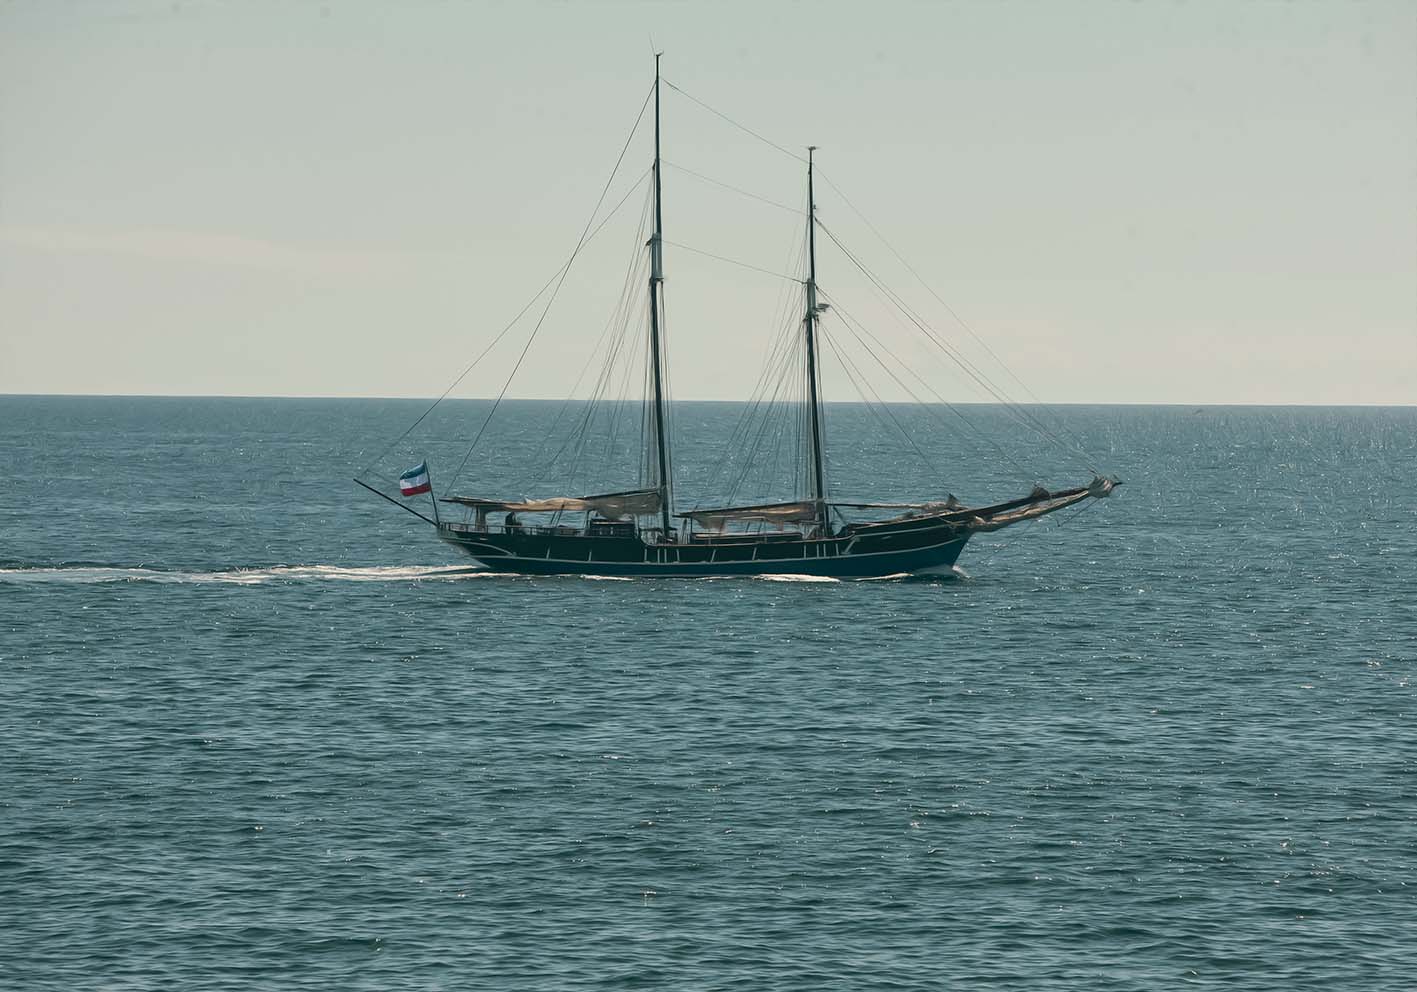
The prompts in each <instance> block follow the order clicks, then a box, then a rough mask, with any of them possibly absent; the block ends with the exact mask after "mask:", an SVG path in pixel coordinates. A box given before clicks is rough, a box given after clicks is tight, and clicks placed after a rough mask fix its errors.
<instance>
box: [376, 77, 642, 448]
mask: <svg viewBox="0 0 1417 992" xmlns="http://www.w3.org/2000/svg"><path fill="white" fill-rule="evenodd" d="M645 103H646V104H648V103H649V97H645ZM640 113H641V114H643V113H644V109H643V108H641V110H640ZM649 173H650V170H649V169H646V170H645V171H644V173H643V174H642V175H641V176H640V178H639V179H637V180H635V184H634V185H633V186H631V187H630V188H629V189H628V190H626V191H625V195H624V196H623V197H621V198H620V201H619V202H618V203H616V204H615V206H614V208H612V209H611V211H610V212H609V213H608V214H606V215H605V217H604V218H603V219H602V220H601V222H600V223H599V224H598V225H597V226H596V228H595V230H594V231H591V232H590V237H588V238H586V239H585V240H586V241H587V242H589V241H592V240H594V239H595V236H596V235H598V234H599V233H600V232H601V231H602V230H603V229H604V228H605V225H606V224H608V223H610V220H611V218H613V217H614V216H615V215H616V214H617V213H618V212H619V210H620V208H621V207H623V206H624V205H625V201H626V200H628V199H629V198H630V196H631V194H633V193H634V192H635V190H637V189H639V186H640V183H642V182H644V181H645V179H646V177H648V176H649ZM577 250H579V248H578V249H577ZM575 257H576V256H575V253H574V252H573V253H572V254H571V257H570V258H568V259H566V261H565V262H563V263H562V265H561V267H560V268H559V269H557V270H556V271H555V272H553V273H552V274H551V278H549V279H547V280H546V282H545V283H544V284H543V285H542V287H541V288H540V289H539V290H537V291H536V295H535V296H533V297H532V298H531V299H530V300H528V301H527V303H526V306H524V307H522V308H521V310H519V311H518V312H517V315H516V316H515V317H513V318H512V320H511V322H510V323H509V324H507V326H506V327H504V328H502V329H501V330H500V331H498V332H497V336H496V337H494V338H493V339H492V341H491V343H490V344H488V345H487V347H486V348H483V349H482V351H481V352H479V353H478V355H477V357H476V358H474V359H473V360H472V361H471V362H470V363H469V364H468V366H467V367H466V368H465V369H463V370H462V371H461V372H460V373H458V377H457V378H456V379H454V380H453V381H452V384H451V385H450V386H448V388H447V389H445V390H443V392H442V395H440V396H439V397H438V398H437V399H436V400H434V401H433V403H432V405H430V406H429V407H428V409H426V410H424V411H423V413H421V414H420V415H419V417H418V419H417V420H415V421H414V422H413V423H412V424H410V425H409V426H408V429H407V430H405V431H404V432H403V433H402V434H400V435H399V436H398V437H396V438H394V439H393V440H392V441H390V442H389V443H388V444H387V445H385V446H384V448H383V449H381V450H380V451H379V453H378V454H377V455H375V456H374V457H373V458H372V459H370V461H369V464H368V465H366V466H364V468H363V469H362V470H361V471H360V473H359V474H360V475H367V474H368V473H369V470H370V469H371V468H373V467H374V464H375V463H376V462H378V461H379V459H381V458H383V457H384V456H385V455H387V454H388V453H389V452H390V451H392V450H393V449H394V448H395V447H396V446H397V445H398V444H399V443H400V442H401V441H403V439H404V438H406V437H408V436H409V435H410V434H412V433H413V432H414V431H415V430H416V429H417V428H418V425H419V424H421V423H423V421H424V420H425V419H427V417H428V415H429V414H430V413H432V412H433V411H434V410H436V409H437V408H438V404H440V403H442V402H443V401H444V400H445V399H447V398H448V394H449V393H451V392H452V391H453V390H454V389H457V388H458V383H460V382H462V381H463V380H464V379H466V378H467V376H468V374H469V373H470V372H472V370H473V369H475V368H476V367H477V366H478V364H479V363H480V362H481V361H482V360H483V359H484V358H486V357H487V355H488V353H489V352H491V351H492V349H493V348H495V347H497V345H498V344H499V343H500V342H501V340H502V339H503V338H504V337H506V336H507V333H508V332H509V331H511V329H512V328H513V327H516V326H517V323H518V322H519V321H520V320H521V319H522V318H523V317H524V316H526V313H527V311H528V310H530V309H531V308H532V307H533V306H535V305H536V301H537V300H539V299H541V297H542V296H543V295H545V293H546V291H547V290H548V289H550V288H551V284H552V283H554V282H555V281H556V280H557V278H558V277H562V278H564V275H565V273H566V270H567V269H569V268H570V267H571V263H572V262H573V261H575Z"/></svg>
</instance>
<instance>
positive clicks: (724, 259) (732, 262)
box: [663, 238, 802, 282]
mask: <svg viewBox="0 0 1417 992" xmlns="http://www.w3.org/2000/svg"><path fill="white" fill-rule="evenodd" d="M663 242H664V244H666V245H673V246H674V247H675V248H682V249H684V250H685V251H691V252H693V253H694V254H695V255H703V256H705V257H706V258H714V259H717V260H718V261H720V262H727V263H728V264H729V265H740V266H742V267H743V268H745V269H752V270H753V271H754V272H761V273H762V274H763V275H767V276H773V277H775V278H778V279H786V280H787V281H788V282H801V281H802V280H801V279H799V278H798V277H797V276H790V275H788V274H787V273H785V272H774V271H773V270H772V269H765V268H763V267H762V266H760V265H753V264H752V263H751V262H741V261H739V260H738V259H736V258H729V257H728V256H727V255H715V254H714V253H713V252H711V251H704V250H703V249H702V248H695V247H693V246H692V245H686V244H681V243H680V242H678V241H670V240H669V239H668V238H664V239H663Z"/></svg>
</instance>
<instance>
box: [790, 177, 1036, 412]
mask: <svg viewBox="0 0 1417 992" xmlns="http://www.w3.org/2000/svg"><path fill="white" fill-rule="evenodd" d="M817 174H818V175H819V176H821V178H822V180H823V181H824V182H825V183H826V184H827V185H828V186H830V187H831V188H832V190H833V191H834V192H835V193H836V194H837V196H839V197H841V199H842V202H843V203H845V204H846V205H847V206H848V207H850V208H851V211H852V213H854V214H856V216H857V217H859V218H861V221H862V223H864V224H865V225H866V226H867V227H868V228H870V230H871V233H872V234H874V235H875V236H876V237H877V238H878V239H879V240H880V242H881V244H883V245H885V246H886V248H887V249H888V250H889V251H890V253H891V254H892V255H894V256H895V258H896V261H898V262H900V264H901V265H904V266H905V268H906V271H908V272H909V273H910V274H911V275H913V276H914V277H915V280H916V281H917V282H918V283H920V285H921V286H923V287H924V288H925V291H926V292H927V293H929V294H930V295H931V296H933V297H934V298H935V302H937V303H939V304H940V306H942V307H944V308H945V312H947V313H948V314H949V315H950V316H951V317H952V318H954V321H955V323H957V324H959V326H960V327H963V328H964V329H965V331H966V332H967V333H968V334H969V336H970V337H972V338H973V339H974V340H975V342H976V343H977V344H978V345H979V346H980V347H981V348H983V349H984V350H985V351H986V352H987V353H988V355H989V357H990V358H992V359H994V361H995V362H996V363H997V364H998V366H999V368H1001V369H1003V370H1004V372H1005V373H1006V374H1007V375H1008V376H1009V378H1010V379H1012V380H1013V381H1014V382H1016V383H1017V384H1018V385H1019V388H1021V389H1022V390H1023V391H1024V392H1025V393H1027V394H1028V395H1029V397H1030V398H1031V399H1032V400H1033V401H1034V402H1035V403H1037V404H1038V405H1039V406H1042V407H1044V409H1048V406H1047V404H1045V403H1044V402H1043V401H1042V400H1041V399H1039V398H1038V394H1037V393H1035V392H1034V391H1033V390H1032V389H1030V388H1029V387H1028V384H1027V383H1026V382H1024V381H1023V380H1022V379H1020V378H1019V377H1018V374H1017V373H1016V372H1014V370H1013V369H1012V368H1010V367H1009V365H1008V363H1007V362H1005V361H1004V360H1003V359H1002V358H1000V357H999V355H998V353H996V352H995V351H994V349H993V348H991V347H989V342H987V341H985V340H984V339H983V338H982V337H980V336H979V334H977V333H976V332H975V330H974V328H973V327H972V326H970V324H969V322H968V321H966V320H965V319H964V318H963V317H961V316H960V315H959V313H958V312H957V311H956V310H955V308H954V307H952V306H950V304H949V303H948V302H947V301H946V300H945V299H944V298H943V297H941V296H940V294H939V293H937V292H936V291H935V288H934V287H933V286H931V285H930V284H929V283H928V282H926V281H925V277H924V276H922V275H921V274H920V273H919V272H918V271H916V269H915V266H913V265H911V264H910V262H908V261H907V260H906V258H905V256H904V255H902V254H901V253H900V252H899V251H897V250H896V247H895V245H893V244H891V243H890V242H889V241H887V240H886V236H885V235H884V234H882V233H881V232H880V230H879V229H878V228H877V227H876V225H875V224H873V223H871V221H870V218H868V217H867V216H866V215H865V214H863V213H862V212H861V210H860V209H859V208H858V207H857V206H856V204H855V203H853V202H852V201H851V198H850V197H849V196H847V195H846V193H845V192H843V191H842V189H841V187H840V186H838V185H837V184H836V183H834V182H832V181H831V179H830V178H829V177H828V176H827V175H825V174H824V173H823V172H822V171H821V170H820V169H819V170H817Z"/></svg>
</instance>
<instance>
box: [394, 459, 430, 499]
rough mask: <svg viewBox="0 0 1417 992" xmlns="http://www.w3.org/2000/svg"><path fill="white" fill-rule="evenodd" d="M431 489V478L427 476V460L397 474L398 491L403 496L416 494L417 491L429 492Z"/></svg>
mask: <svg viewBox="0 0 1417 992" xmlns="http://www.w3.org/2000/svg"><path fill="white" fill-rule="evenodd" d="M432 489H433V480H432V479H430V478H429V477H428V463H427V462H419V463H418V464H417V465H415V466H414V467H413V468H411V469H409V470H408V471H407V472H405V473H404V474H403V475H401V476H399V492H401V493H403V494H404V495H405V496H417V495H418V494H419V493H426V492H431V491H432Z"/></svg>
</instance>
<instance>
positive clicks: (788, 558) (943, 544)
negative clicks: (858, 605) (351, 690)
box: [438, 524, 970, 579]
mask: <svg viewBox="0 0 1417 992" xmlns="http://www.w3.org/2000/svg"><path fill="white" fill-rule="evenodd" d="M969 534H970V532H969V531H968V530H966V529H963V528H959V527H954V526H942V525H933V526H924V527H911V528H901V529H894V530H889V531H885V532H880V533H870V534H847V535H843V536H841V537H832V538H823V539H820V540H818V539H802V538H794V539H789V540H783V539H780V538H778V539H766V540H755V539H752V538H745V539H743V540H742V541H722V540H720V541H715V542H712V543H698V542H695V543H691V544H647V543H645V542H644V541H642V540H640V538H638V537H599V536H594V537H593V536H588V535H584V534H558V533H548V532H541V531H528V532H516V531H507V532H503V531H492V532H487V531H478V530H473V529H472V528H464V527H462V526H460V525H456V524H453V525H449V524H444V525H442V526H441V527H439V528H438V536H439V537H441V538H442V539H443V540H445V541H447V542H448V543H450V544H453V545H455V546H456V547H458V548H460V549H461V550H463V551H465V552H466V553H467V554H469V555H471V556H472V557H473V558H475V559H476V560H477V561H478V562H480V563H481V564H483V565H485V566H486V567H487V568H489V569H492V570H493V571H498V572H515V573H518V574H522V575H606V576H659V577H665V578H671V577H681V578H683V577H689V578H692V577H705V576H731V575H817V576H826V577H831V578H842V579H864V578H879V577H882V576H886V575H900V574H903V573H931V572H946V571H948V570H949V569H950V568H951V567H952V566H953V565H954V563H955V560H956V559H958V558H959V554H960V551H962V550H963V548H964V545H965V542H966V541H968V540H969Z"/></svg>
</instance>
